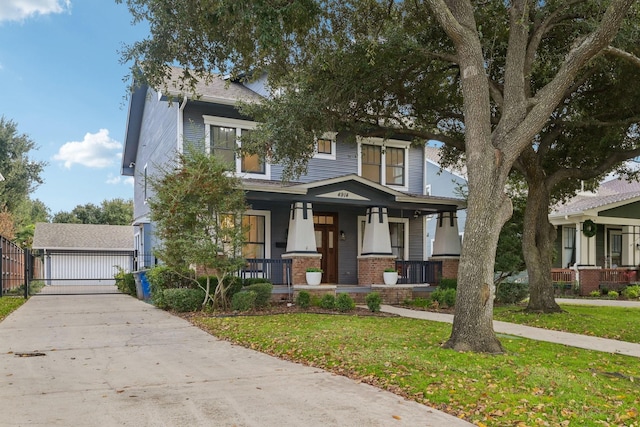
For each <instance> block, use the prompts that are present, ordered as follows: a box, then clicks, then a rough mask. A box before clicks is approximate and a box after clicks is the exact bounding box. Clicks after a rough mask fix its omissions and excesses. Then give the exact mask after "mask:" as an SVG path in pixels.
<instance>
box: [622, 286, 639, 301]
mask: <svg viewBox="0 0 640 427" xmlns="http://www.w3.org/2000/svg"><path fill="white" fill-rule="evenodd" d="M622 296H623V297H625V298H627V299H638V298H640V286H639V285H633V286H627V287H626V288H625V289H624V290H623V291H622Z"/></svg>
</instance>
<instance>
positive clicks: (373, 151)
mask: <svg viewBox="0 0 640 427" xmlns="http://www.w3.org/2000/svg"><path fill="white" fill-rule="evenodd" d="M382 142H383V141H382V140H366V141H362V142H360V143H359V150H358V152H359V155H360V162H359V165H358V166H359V174H360V176H362V177H363V178H367V179H369V180H371V181H374V182H377V183H379V184H383V185H391V186H396V187H401V188H402V189H407V187H408V183H407V163H408V155H409V143H403V142H399V141H398V142H397V143H393V142H389V141H384V145H383V144H382Z"/></svg>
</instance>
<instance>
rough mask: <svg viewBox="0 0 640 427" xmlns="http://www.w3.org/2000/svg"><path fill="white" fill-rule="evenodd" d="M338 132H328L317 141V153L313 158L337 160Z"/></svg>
mask: <svg viewBox="0 0 640 427" xmlns="http://www.w3.org/2000/svg"><path fill="white" fill-rule="evenodd" d="M336 135H337V133H336V132H326V133H325V134H324V135H322V137H321V138H317V139H316V141H315V145H316V150H315V151H316V152H315V154H314V156H313V157H315V158H316V159H329V160H335V159H336Z"/></svg>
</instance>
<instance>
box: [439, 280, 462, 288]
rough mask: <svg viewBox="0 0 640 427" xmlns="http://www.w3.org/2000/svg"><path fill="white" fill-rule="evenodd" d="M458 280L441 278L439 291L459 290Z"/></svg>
mask: <svg viewBox="0 0 640 427" xmlns="http://www.w3.org/2000/svg"><path fill="white" fill-rule="evenodd" d="M457 288H458V279H447V278H446V277H442V278H440V284H439V285H438V289H457Z"/></svg>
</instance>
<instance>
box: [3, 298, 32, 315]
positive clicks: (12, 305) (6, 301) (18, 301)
mask: <svg viewBox="0 0 640 427" xmlns="http://www.w3.org/2000/svg"><path fill="white" fill-rule="evenodd" d="M26 301H27V300H25V299H24V298H17V297H2V298H0V321H2V320H3V319H4V318H5V317H7V316H8V315H9V314H10V313H11V312H12V311H14V310H15V309H17V308H18V307H20V306H21V305H22V304H24V303H25V302H26Z"/></svg>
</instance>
